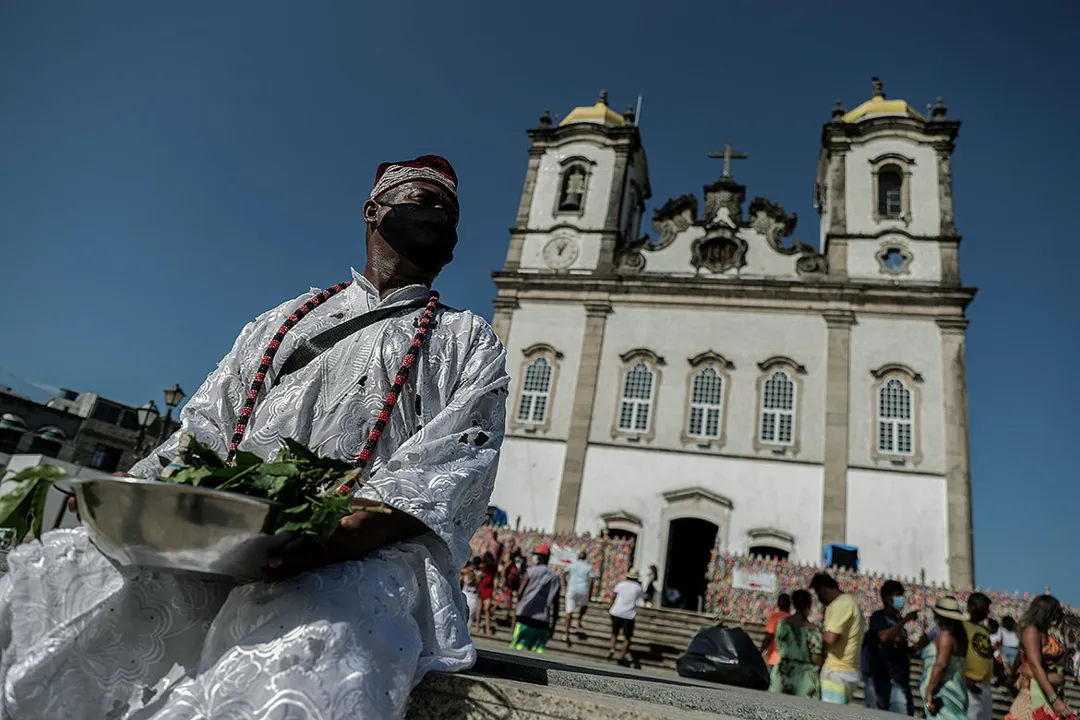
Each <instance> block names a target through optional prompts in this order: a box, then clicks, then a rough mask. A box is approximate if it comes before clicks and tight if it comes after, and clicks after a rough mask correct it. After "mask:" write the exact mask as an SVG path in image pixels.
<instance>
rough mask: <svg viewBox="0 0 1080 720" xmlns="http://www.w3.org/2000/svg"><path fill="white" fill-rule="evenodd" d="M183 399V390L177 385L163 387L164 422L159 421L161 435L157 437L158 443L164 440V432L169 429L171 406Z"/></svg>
mask: <svg viewBox="0 0 1080 720" xmlns="http://www.w3.org/2000/svg"><path fill="white" fill-rule="evenodd" d="M183 399H184V391H183V390H181V389H180V386H179V385H173V386H172V387H171V388H165V408H166V410H165V422H163V423H161V436H160V437H159V438H158V444H159V445H160V444H161V443H163V442H165V433H167V432H168V431H169V424H170V423H171V422H172V411H173V408H174V407H176V406H177V405H179V404H180V401H181V400H183Z"/></svg>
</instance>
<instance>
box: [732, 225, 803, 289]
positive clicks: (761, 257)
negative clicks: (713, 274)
mask: <svg viewBox="0 0 1080 720" xmlns="http://www.w3.org/2000/svg"><path fill="white" fill-rule="evenodd" d="M739 237H741V238H743V239H744V240H746V243H747V245H748V248H747V251H746V265H745V266H744V267H742V268H740V269H739V270H738V271H734V272H737V274H738V275H739V276H740V277H785V278H794V277H797V276H798V273H796V272H795V261H796V260H797V259H798V257H799V256H798V255H783V254H781V253H778V252H777V251H776V250H774V249H773V248H772V247H771V246H770V245H769V241H768V240H767V239H766V238H765V236H764V235H762V234H761V233H759V232H757V231H756V230H750V229H744V230H741V231H740V232H739ZM789 240H790V239H789Z"/></svg>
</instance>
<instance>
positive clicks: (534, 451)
mask: <svg viewBox="0 0 1080 720" xmlns="http://www.w3.org/2000/svg"><path fill="white" fill-rule="evenodd" d="M565 457H566V445H565V443H562V442H556V441H550V440H537V439H532V438H522V437H507V438H506V439H505V440H504V441H503V446H502V453H501V454H500V456H499V473H498V475H497V476H496V478H495V491H494V492H493V493H492V495H491V502H492V504H493V505H498V506H499V507H501V508H502V509H503V510H505V511H506V514H507V516H508V521H509V523H510V525H511V526H513V525H515V524H516V522H517V519H518V517H520V518H521V527H524V528H543V529H550V528H552V527H554V525H555V506H556V504H557V502H558V499H559V485H560V482H561V479H562V469H563V459H564V458H565Z"/></svg>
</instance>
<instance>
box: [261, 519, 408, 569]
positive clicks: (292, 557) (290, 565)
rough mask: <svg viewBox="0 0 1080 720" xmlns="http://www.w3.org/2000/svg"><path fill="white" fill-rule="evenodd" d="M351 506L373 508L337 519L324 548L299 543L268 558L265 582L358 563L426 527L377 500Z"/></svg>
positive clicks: (312, 544)
mask: <svg viewBox="0 0 1080 720" xmlns="http://www.w3.org/2000/svg"><path fill="white" fill-rule="evenodd" d="M352 504H353V506H355V507H358V508H373V509H372V510H371V511H368V510H364V509H358V510H356V511H355V512H353V513H352V514H351V515H346V516H345V517H343V518H341V524H340V527H338V530H337V532H335V533H334V534H333V535H332V536H331V537H330V539H329V540H327V541H326V543H325V544H324V545H318V544H316V543H312V542H302V543H300V544H299V545H297V546H296V547H292V548H288V549H286V550H285V551H284V552H282V553H281V554H280V555H276V556H274V557H271V558H270V560H269V562H268V563H267V568H266V572H265V574H266V579H267V580H268V581H270V582H280V581H282V580H286V579H288V578H291V577H295V576H296V575H299V574H300V573H304V572H310V571H312V570H316V569H318V568H321V567H324V566H326V565H333V564H335V563H340V562H349V561H351V560H359V559H360V558H362V557H364V556H365V555H367V554H369V553H371V552H374V551H375V550H378V549H379V548H381V547H385V546H386V545H391V544H393V543H395V542H401V541H402V540H408V539H409V538H412V537H416V536H417V535H420V534H422V533H424V532H425V531H427V526H426V525H424V524H423V523H422V522H420V521H419V520H417V519H416V518H414V517H413V516H412V515H409V514H408V513H404V512H401V511H400V510H394V509H393V508H385V507H384V506H382V505H381V504H380V503H379V502H377V501H374V500H362V499H355V500H353V501H352ZM376 507H377V510H378V511H376V509H375V508H376ZM387 511H389V512H387Z"/></svg>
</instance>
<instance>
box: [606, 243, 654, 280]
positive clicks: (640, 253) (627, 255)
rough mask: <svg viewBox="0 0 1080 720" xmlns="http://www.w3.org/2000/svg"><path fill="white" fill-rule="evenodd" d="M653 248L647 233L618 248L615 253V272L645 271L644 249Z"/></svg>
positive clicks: (636, 272) (635, 272) (637, 272)
mask: <svg viewBox="0 0 1080 720" xmlns="http://www.w3.org/2000/svg"><path fill="white" fill-rule="evenodd" d="M655 249H656V248H655V247H654V246H653V245H651V244H650V243H649V236H648V235H645V236H643V237H640V238H638V239H637V240H635V241H634V242H632V243H629V244H627V245H625V246H623V247H621V248H619V250H617V251H616V253H615V272H616V273H618V274H620V275H638V274H640V273H643V272H645V251H646V250H655Z"/></svg>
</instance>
